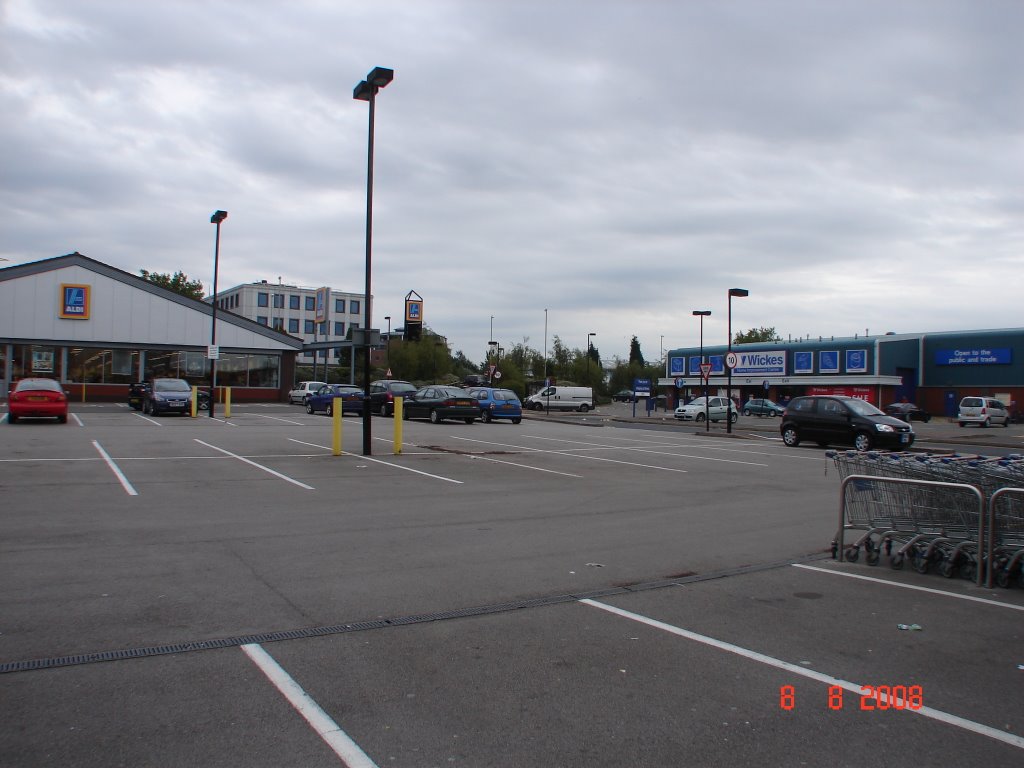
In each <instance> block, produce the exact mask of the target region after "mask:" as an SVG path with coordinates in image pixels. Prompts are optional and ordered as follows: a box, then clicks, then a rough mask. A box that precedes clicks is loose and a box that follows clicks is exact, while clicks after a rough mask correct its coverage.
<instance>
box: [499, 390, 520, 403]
mask: <svg viewBox="0 0 1024 768" xmlns="http://www.w3.org/2000/svg"><path fill="white" fill-rule="evenodd" d="M493 397H494V399H495V400H518V399H519V398H518V397H516V393H515V392H513V391H512V390H511V389H496V390H494V395H493Z"/></svg>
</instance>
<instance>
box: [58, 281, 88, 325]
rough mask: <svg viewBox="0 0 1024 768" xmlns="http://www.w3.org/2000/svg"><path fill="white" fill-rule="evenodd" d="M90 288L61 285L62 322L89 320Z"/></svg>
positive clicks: (76, 285)
mask: <svg viewBox="0 0 1024 768" xmlns="http://www.w3.org/2000/svg"><path fill="white" fill-rule="evenodd" d="M90 288H91V286H88V285H78V284H72V283H62V284H61V286H60V293H61V305H60V306H61V309H60V317H61V319H63V320H88V319H89V289H90Z"/></svg>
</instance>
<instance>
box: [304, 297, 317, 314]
mask: <svg viewBox="0 0 1024 768" xmlns="http://www.w3.org/2000/svg"><path fill="white" fill-rule="evenodd" d="M306 311H307V312H315V311H316V299H315V298H314V297H313V296H307V297H306Z"/></svg>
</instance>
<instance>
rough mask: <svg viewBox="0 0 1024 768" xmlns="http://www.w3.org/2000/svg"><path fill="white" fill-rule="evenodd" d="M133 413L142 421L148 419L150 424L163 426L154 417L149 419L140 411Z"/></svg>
mask: <svg viewBox="0 0 1024 768" xmlns="http://www.w3.org/2000/svg"><path fill="white" fill-rule="evenodd" d="M134 415H135V416H138V417H139V418H140V419H142V420H143V421H148V422H149V423H150V424H156V425H157V426H158V427H162V426H163V424H161V423H160V422H159V421H157V420H155V419H151V418H149V417H148V416H143V415H142V414H141V413H138V412H136V413H135V414H134Z"/></svg>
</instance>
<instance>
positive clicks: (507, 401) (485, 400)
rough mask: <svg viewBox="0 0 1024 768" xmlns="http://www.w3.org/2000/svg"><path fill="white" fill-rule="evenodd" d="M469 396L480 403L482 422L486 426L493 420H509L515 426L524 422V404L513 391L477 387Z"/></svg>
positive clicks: (470, 391)
mask: <svg viewBox="0 0 1024 768" xmlns="http://www.w3.org/2000/svg"><path fill="white" fill-rule="evenodd" d="M469 394H471V395H472V396H473V397H475V398H476V399H477V401H478V402H479V403H480V420H481V421H483V422H484V423H485V424H486V423H489V422H491V421H492V420H493V419H508V420H510V421H511V422H512V423H513V424H518V423H519V422H521V421H522V420H523V404H522V402H520V400H519V396H518V395H516V393H515V392H513V391H512V390H511V389H501V388H498V387H476V388H474V389H471V390H469Z"/></svg>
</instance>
